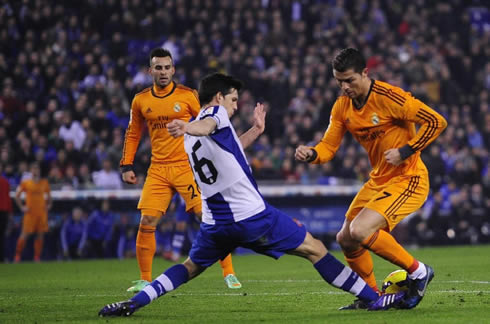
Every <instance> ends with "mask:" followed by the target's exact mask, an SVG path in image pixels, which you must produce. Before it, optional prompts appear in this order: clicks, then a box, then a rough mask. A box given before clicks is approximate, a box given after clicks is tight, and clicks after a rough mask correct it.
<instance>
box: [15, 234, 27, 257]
mask: <svg viewBox="0 0 490 324" xmlns="http://www.w3.org/2000/svg"><path fill="white" fill-rule="evenodd" d="M25 246H26V240H24V239H21V238H19V240H18V241H17V247H16V248H15V260H16V261H20V258H21V256H22V251H24V247H25Z"/></svg>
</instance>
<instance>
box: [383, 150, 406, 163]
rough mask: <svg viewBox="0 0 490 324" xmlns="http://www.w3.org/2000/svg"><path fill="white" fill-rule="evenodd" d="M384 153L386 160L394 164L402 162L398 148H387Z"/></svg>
mask: <svg viewBox="0 0 490 324" xmlns="http://www.w3.org/2000/svg"><path fill="white" fill-rule="evenodd" d="M384 155H385V159H386V162H388V163H389V164H392V165H394V166H398V165H400V164H401V163H402V162H403V160H402V156H401V154H400V151H399V150H398V149H389V150H387V151H385V153H384Z"/></svg>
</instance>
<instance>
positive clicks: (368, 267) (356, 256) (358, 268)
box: [344, 247, 379, 292]
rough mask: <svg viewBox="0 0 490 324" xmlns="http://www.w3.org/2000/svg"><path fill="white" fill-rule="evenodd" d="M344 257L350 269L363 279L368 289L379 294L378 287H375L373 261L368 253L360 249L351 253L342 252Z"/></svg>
mask: <svg viewBox="0 0 490 324" xmlns="http://www.w3.org/2000/svg"><path fill="white" fill-rule="evenodd" d="M344 257H345V261H347V263H348V264H349V266H350V268H351V269H352V270H354V271H355V272H356V273H357V274H358V275H359V276H360V277H361V278H362V279H364V281H365V282H366V283H367V284H368V286H369V287H371V288H373V290H374V291H376V292H379V289H378V286H377V285H376V277H375V276H374V266H373V259H372V257H371V254H370V253H369V251H368V250H366V249H365V248H363V247H360V248H359V249H357V250H355V251H352V252H347V251H344Z"/></svg>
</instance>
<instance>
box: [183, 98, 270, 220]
mask: <svg viewBox="0 0 490 324" xmlns="http://www.w3.org/2000/svg"><path fill="white" fill-rule="evenodd" d="M204 118H213V119H214V120H215V121H216V124H217V126H216V129H215V130H214V131H213V132H212V133H211V134H210V135H208V136H192V135H187V134H186V135H184V146H185V151H186V153H187V155H188V156H189V161H190V163H191V167H192V171H193V172H194V178H195V179H196V182H197V184H198V185H199V187H200V189H201V195H202V207H203V208H202V214H203V215H202V222H203V223H206V224H230V223H233V222H238V221H241V220H244V219H246V218H249V217H252V216H254V215H256V214H258V213H260V212H261V211H263V210H264V209H265V201H264V199H263V197H262V195H261V194H260V193H259V191H258V187H257V183H256V182H255V180H254V178H253V176H252V171H251V168H250V165H249V164H248V162H247V159H246V157H245V153H244V151H243V147H242V144H241V142H240V140H239V138H238V136H237V135H236V133H235V129H234V128H233V126H232V124H231V122H230V119H229V117H228V113H227V112H226V109H225V108H224V107H223V106H214V107H208V108H206V109H203V110H201V112H200V113H199V115H198V116H197V119H198V120H202V119H204Z"/></svg>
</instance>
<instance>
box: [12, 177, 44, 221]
mask: <svg viewBox="0 0 490 324" xmlns="http://www.w3.org/2000/svg"><path fill="white" fill-rule="evenodd" d="M19 186H20V189H21V191H22V192H24V193H25V194H26V196H25V200H26V207H27V208H28V209H29V213H30V214H44V213H45V212H46V195H47V194H48V193H49V192H50V190H51V189H50V187H49V182H48V180H46V179H41V180H39V181H38V182H35V181H34V180H32V179H28V180H24V181H22V182H21V183H20V185H19Z"/></svg>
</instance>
